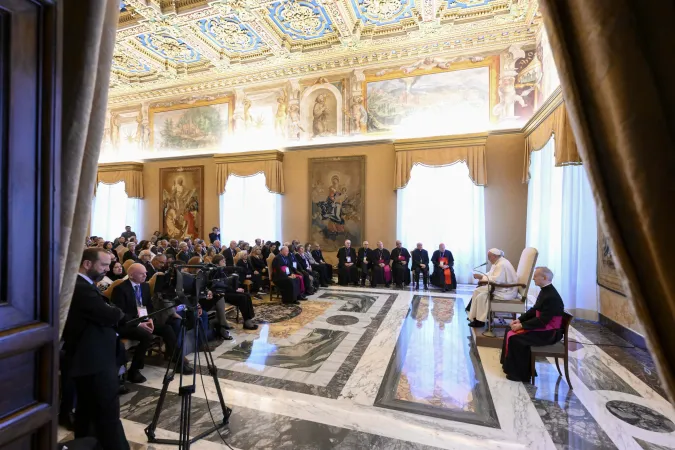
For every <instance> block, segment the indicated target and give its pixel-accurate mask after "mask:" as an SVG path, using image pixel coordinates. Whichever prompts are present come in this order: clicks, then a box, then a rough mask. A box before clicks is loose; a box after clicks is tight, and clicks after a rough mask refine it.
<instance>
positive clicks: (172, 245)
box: [164, 239, 178, 259]
mask: <svg viewBox="0 0 675 450" xmlns="http://www.w3.org/2000/svg"><path fill="white" fill-rule="evenodd" d="M164 254H165V255H166V256H171V257H172V258H173V259H176V255H177V254H178V241H177V240H175V239H171V240H170V241H169V248H167V249H166V251H165V252H164Z"/></svg>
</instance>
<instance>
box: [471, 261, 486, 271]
mask: <svg viewBox="0 0 675 450" xmlns="http://www.w3.org/2000/svg"><path fill="white" fill-rule="evenodd" d="M483 266H487V261H485V262H484V263H483V264H481V265H480V266H476V267H474V268H473V270H476V269H478V268H479V267H483Z"/></svg>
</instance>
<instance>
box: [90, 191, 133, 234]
mask: <svg viewBox="0 0 675 450" xmlns="http://www.w3.org/2000/svg"><path fill="white" fill-rule="evenodd" d="M142 222H143V211H142V200H141V199H140V198H129V197H127V193H126V192H125V191H124V181H120V182H119V183H115V184H104V183H99V184H98V187H97V188H96V197H94V200H93V205H92V209H91V234H92V235H93V236H100V237H102V238H104V239H106V240H107V241H112V240H114V239H115V238H117V237H119V236H120V235H121V234H122V232H124V227H125V226H127V225H129V226H131V229H132V230H133V231H134V232H135V233H136V236H138V238H139V239H143V237H142V236H144V234H143V232H144V230H143V223H142Z"/></svg>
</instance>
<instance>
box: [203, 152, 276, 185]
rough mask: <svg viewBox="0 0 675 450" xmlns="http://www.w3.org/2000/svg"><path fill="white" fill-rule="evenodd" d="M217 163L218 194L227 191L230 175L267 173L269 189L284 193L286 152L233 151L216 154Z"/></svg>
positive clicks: (247, 175) (266, 178) (245, 175)
mask: <svg viewBox="0 0 675 450" xmlns="http://www.w3.org/2000/svg"><path fill="white" fill-rule="evenodd" d="M213 159H214V161H215V163H216V186H217V187H218V195H221V194H223V193H224V192H225V186H226V185H227V179H228V178H229V177H230V175H237V176H240V177H249V176H251V175H255V174H257V173H261V172H262V173H264V174H265V185H266V186H267V190H269V191H270V192H274V193H276V194H283V193H284V170H283V162H284V154H283V153H282V152H280V151H277V150H272V151H266V152H249V153H232V154H229V155H218V156H214V158H213Z"/></svg>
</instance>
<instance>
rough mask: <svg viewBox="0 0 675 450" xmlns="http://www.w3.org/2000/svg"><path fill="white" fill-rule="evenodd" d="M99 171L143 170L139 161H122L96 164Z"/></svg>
mask: <svg viewBox="0 0 675 450" xmlns="http://www.w3.org/2000/svg"><path fill="white" fill-rule="evenodd" d="M98 171H99V172H124V171H133V172H143V163H140V162H122V163H101V164H99V165H98Z"/></svg>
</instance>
